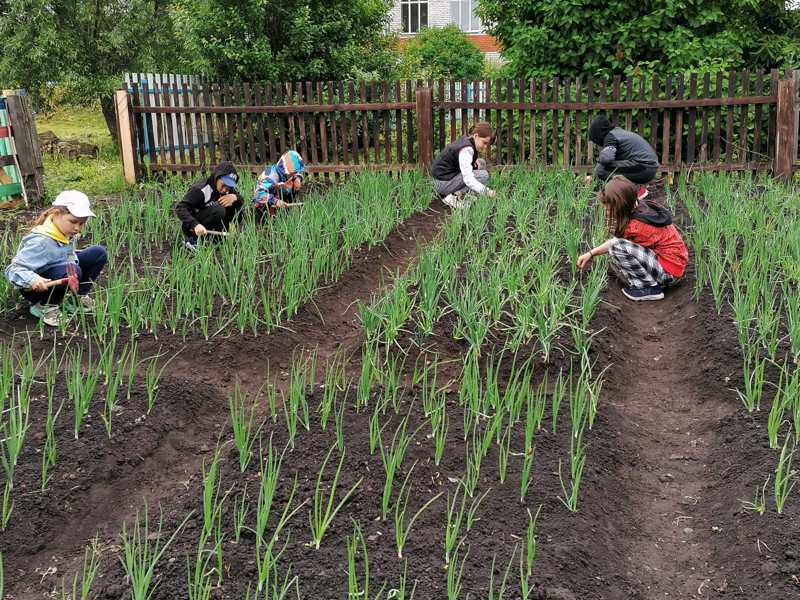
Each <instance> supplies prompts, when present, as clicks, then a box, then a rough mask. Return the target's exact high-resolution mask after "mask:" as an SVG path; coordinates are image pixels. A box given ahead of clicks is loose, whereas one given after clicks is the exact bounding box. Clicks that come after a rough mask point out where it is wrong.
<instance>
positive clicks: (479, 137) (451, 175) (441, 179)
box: [431, 123, 496, 208]
mask: <svg viewBox="0 0 800 600" xmlns="http://www.w3.org/2000/svg"><path fill="white" fill-rule="evenodd" d="M495 138H496V135H495V133H494V131H493V130H492V126H491V124H489V123H478V124H476V125H475V126H474V127H473V128H472V132H471V134H470V135H467V136H464V137H462V138H460V139H457V140H456V141H455V142H453V143H452V144H450V145H449V146H447V148H445V149H444V150H443V151H442V153H441V154H440V155H439V156H438V157H437V158H436V160H435V161H434V163H433V169H432V173H431V174H432V175H433V183H434V186H435V188H436V192H437V193H438V194H439V195H440V196H442V202H444V203H445V204H447V205H448V206H450V207H451V208H465V207H466V206H467V205H468V202H467V201H466V200H465V199H464V195H465V194H466V193H467V192H469V191H471V192H474V193H475V194H478V195H485V196H489V197H490V198H494V196H495V191H494V190H492V189H490V188H489V187H487V186H486V183H487V182H488V181H489V171H487V170H486V161H485V160H484V159H482V158H479V157H478V155H479V154H480V153H481V152H485V151H486V150H487V149H488V148H489V146H491V145H492V144H494V142H495Z"/></svg>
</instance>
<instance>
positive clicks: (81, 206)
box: [5, 190, 107, 327]
mask: <svg viewBox="0 0 800 600" xmlns="http://www.w3.org/2000/svg"><path fill="white" fill-rule="evenodd" d="M93 216H94V213H93V212H92V210H91V208H90V206H89V198H88V197H87V196H86V194H84V193H82V192H78V191H75V190H68V191H64V192H61V193H60V194H59V195H58V196H56V199H55V200H54V201H53V206H52V207H51V208H49V209H47V210H46V211H44V212H43V213H42V214H40V215H39V217H38V218H37V219H36V220H35V221H34V223H33V225H34V227H33V228H32V229H31V232H30V233H29V234H28V235H26V236H25V237H23V238H22V241H21V242H20V245H19V248H18V249H17V253H16V255H15V256H14V258H13V259H12V260H11V264H10V265H8V267H7V268H6V272H5V274H6V279H8V281H9V282H10V283H11V285H13V286H14V287H15V288H17V289H18V290H19V291H20V293H21V294H22V296H23V297H24V298H25V299H26V300H28V301H29V302H31V308H30V312H31V314H32V315H34V316H35V317H38V318H39V319H41V320H42V322H44V323H45V324H46V325H50V326H51V327H55V326H57V325H58V324H59V323H60V319H61V308H60V306H59V304H60V303H61V302H62V300H64V297H65V295H66V292H67V284H66V282H64V281H62V280H63V279H66V278H67V275H68V273H67V271H68V269H71V266H72V265H74V271H75V275H76V276H77V278H78V282H79V284H78V297H77V299H76V301H73V300H72V299H71V298H70V303H69V304H68V305H67V310H68V311H75V310H78V309H79V308H82V309H84V310H91V309H92V308H93V307H94V301H93V300H92V298H91V297H90V296H88V294H89V292H90V291H91V289H92V284H93V282H94V281H95V280H96V279H97V277H98V276H99V275H100V272H101V271H102V270H103V267H104V266H105V264H106V260H107V255H106V249H105V248H104V247H103V246H90V247H88V248H85V249H83V250H77V249H76V245H77V242H78V238H79V237H80V232H81V230H82V229H83V226H84V225H85V224H86V221H87V220H88V219H89V217H93ZM67 265H70V267H68V266H67Z"/></svg>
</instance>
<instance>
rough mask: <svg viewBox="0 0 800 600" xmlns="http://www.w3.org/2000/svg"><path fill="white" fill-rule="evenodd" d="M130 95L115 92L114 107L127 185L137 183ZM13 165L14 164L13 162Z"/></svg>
mask: <svg viewBox="0 0 800 600" xmlns="http://www.w3.org/2000/svg"><path fill="white" fill-rule="evenodd" d="M128 98H129V95H128V91H127V90H117V91H116V92H114V107H115V111H116V115H117V129H118V131H119V149H120V153H121V154H122V173H123V175H124V176H125V181H126V182H127V183H130V184H133V183H136V165H135V163H134V160H133V157H134V154H135V153H136V150H135V148H134V140H133V138H132V136H131V122H130V112H129V111H128V103H129V100H128ZM11 164H14V163H13V162H12V163H11Z"/></svg>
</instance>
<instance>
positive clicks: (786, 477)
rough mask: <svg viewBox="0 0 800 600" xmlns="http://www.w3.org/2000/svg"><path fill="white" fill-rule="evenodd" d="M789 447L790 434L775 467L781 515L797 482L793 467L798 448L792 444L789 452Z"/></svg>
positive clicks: (779, 512) (775, 489)
mask: <svg viewBox="0 0 800 600" xmlns="http://www.w3.org/2000/svg"><path fill="white" fill-rule="evenodd" d="M788 447H789V436H787V437H786V441H785V442H784V443H783V447H782V448H781V455H780V458H779V459H778V464H777V466H776V467H775V483H774V491H775V494H774V497H775V508H776V509H777V510H778V514H779V515H780V514H782V513H783V509H784V507H785V506H786V500H787V499H788V498H789V494H790V493H791V492H792V489H794V486H795V484H796V483H797V471H796V470H795V469H792V461H793V459H794V453H795V449H796V448H795V447H794V446H792V449H791V450H789V451H788V452H787V449H788Z"/></svg>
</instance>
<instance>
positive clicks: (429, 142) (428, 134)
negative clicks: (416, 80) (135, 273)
mask: <svg viewBox="0 0 800 600" xmlns="http://www.w3.org/2000/svg"><path fill="white" fill-rule="evenodd" d="M416 98H417V142H418V144H419V152H418V160H419V166H420V167H422V169H423V170H424V171H425V173H430V169H431V164H432V163H433V122H432V119H433V91H432V90H431V88H427V87H426V88H418V89H417V96H416Z"/></svg>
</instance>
